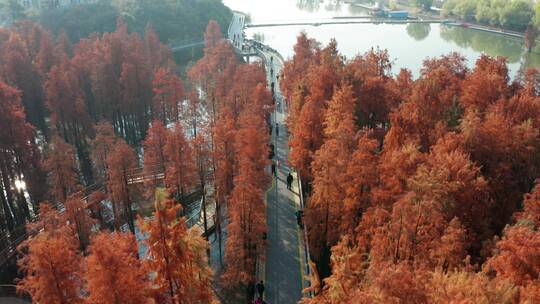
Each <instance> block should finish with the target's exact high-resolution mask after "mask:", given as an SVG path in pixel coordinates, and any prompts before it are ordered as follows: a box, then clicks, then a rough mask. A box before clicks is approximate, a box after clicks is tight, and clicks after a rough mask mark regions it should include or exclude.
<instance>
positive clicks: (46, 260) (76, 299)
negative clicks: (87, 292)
mask: <svg viewBox="0 0 540 304" xmlns="http://www.w3.org/2000/svg"><path fill="white" fill-rule="evenodd" d="M77 247H78V244H77V241H76V240H75V239H74V238H73V237H72V236H71V235H69V234H65V233H51V232H48V231H44V232H41V233H39V234H38V235H36V236H35V237H32V238H30V239H28V240H27V241H25V242H24V243H22V244H21V245H20V246H19V248H18V249H19V251H21V253H22V255H23V256H22V258H21V259H19V261H18V265H19V267H20V269H21V271H22V272H23V273H24V274H25V277H24V278H23V279H22V280H21V281H19V282H18V283H17V289H19V290H21V291H24V292H27V293H28V294H29V295H30V296H31V297H32V300H33V301H35V302H38V303H59V304H72V303H73V304H77V303H84V302H83V299H82V295H83V293H82V279H81V262H82V256H81V255H80V253H79V251H78V248H77Z"/></svg>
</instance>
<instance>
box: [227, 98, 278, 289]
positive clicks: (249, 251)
mask: <svg viewBox="0 0 540 304" xmlns="http://www.w3.org/2000/svg"><path fill="white" fill-rule="evenodd" d="M256 92H257V90H256V91H255V93H256ZM263 105H264V103H262V102H261V103H253V104H251V105H249V106H247V107H246V108H245V109H244V111H243V112H242V114H241V116H240V118H239V129H238V131H237V133H236V139H235V151H237V154H236V162H237V174H236V176H235V177H234V189H233V190H232V192H231V195H230V198H229V202H228V217H229V225H228V227H227V229H228V234H227V240H226V245H225V264H226V271H225V274H224V275H223V278H222V282H223V284H224V285H225V286H226V287H228V288H232V287H239V286H246V285H248V284H249V283H252V282H254V281H255V279H256V278H255V265H256V262H257V260H260V258H261V256H262V253H263V252H264V251H263V250H264V245H265V241H264V240H263V233H264V232H265V231H266V215H265V205H264V197H263V195H264V189H266V187H267V185H268V182H269V180H268V175H267V173H266V171H265V170H264V169H265V167H266V166H267V165H268V159H267V155H268V147H267V143H268V141H269V139H268V130H267V128H266V126H265V120H264V111H263V107H262V106H263ZM246 292H248V290H247V289H246ZM248 295H249V294H248Z"/></svg>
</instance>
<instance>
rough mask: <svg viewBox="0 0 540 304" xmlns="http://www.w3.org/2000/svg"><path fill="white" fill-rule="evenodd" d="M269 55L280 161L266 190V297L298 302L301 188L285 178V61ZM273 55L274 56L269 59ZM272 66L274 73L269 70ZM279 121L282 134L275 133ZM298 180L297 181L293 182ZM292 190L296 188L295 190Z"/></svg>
mask: <svg viewBox="0 0 540 304" xmlns="http://www.w3.org/2000/svg"><path fill="white" fill-rule="evenodd" d="M263 55H264V56H265V57H266V62H267V66H266V69H267V73H268V84H269V85H270V84H271V83H272V82H274V83H275V85H274V87H275V91H276V101H277V104H276V111H275V112H274V113H273V115H272V116H273V117H272V118H273V123H274V127H273V131H272V143H273V145H274V146H275V152H276V156H275V157H274V162H276V163H277V162H278V161H279V167H278V168H277V171H278V173H277V181H276V182H275V183H274V186H273V188H272V189H270V190H269V191H268V192H267V209H266V212H267V225H268V248H267V252H266V267H265V274H263V275H262V277H265V278H266V279H265V285H266V286H265V287H266V288H265V296H264V297H265V301H266V302H267V303H268V304H286V303H297V302H298V301H299V300H300V298H301V297H302V289H303V286H304V283H303V275H302V267H303V265H304V261H303V260H302V255H301V254H300V252H301V248H302V247H301V246H302V243H301V242H302V241H301V238H300V230H299V229H298V225H297V223H296V216H295V212H296V210H298V208H299V196H298V190H297V189H296V190H295V188H296V187H295V188H293V190H292V191H291V190H288V189H287V184H286V179H287V174H288V173H289V172H290V170H291V168H290V167H289V165H288V154H289V146H288V144H287V138H288V132H287V128H286V125H285V119H286V104H285V102H284V100H283V98H282V96H281V94H280V92H279V84H278V82H277V79H276V74H279V72H280V71H281V68H282V65H283V62H281V60H280V58H278V56H276V54H275V53H273V52H272V51H264V52H263ZM270 56H272V57H273V60H271V59H270ZM271 69H272V70H273V73H272V75H271V74H270V71H271ZM276 122H277V123H278V125H279V136H278V135H277V134H276V127H275V126H276ZM293 184H296V181H294V182H293ZM293 191H296V193H295V192H293Z"/></svg>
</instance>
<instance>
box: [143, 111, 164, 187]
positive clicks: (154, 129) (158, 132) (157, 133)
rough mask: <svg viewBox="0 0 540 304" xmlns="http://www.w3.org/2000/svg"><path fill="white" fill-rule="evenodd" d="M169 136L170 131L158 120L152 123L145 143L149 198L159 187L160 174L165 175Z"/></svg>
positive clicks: (144, 169) (144, 162)
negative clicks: (166, 148) (166, 146)
mask: <svg viewBox="0 0 540 304" xmlns="http://www.w3.org/2000/svg"><path fill="white" fill-rule="evenodd" d="M168 135H169V131H168V130H167V129H166V128H165V126H164V125H163V123H161V122H160V121H158V120H154V121H153V122H152V125H151V126H150V128H149V129H148V134H146V138H145V140H144V143H143V147H144V159H143V164H144V167H143V173H144V176H146V177H147V178H145V180H144V186H145V188H146V196H147V197H152V195H153V194H154V190H155V188H156V187H157V186H158V174H161V173H163V174H165V168H166V167H167V158H166V154H165V145H166V143H167V136H168Z"/></svg>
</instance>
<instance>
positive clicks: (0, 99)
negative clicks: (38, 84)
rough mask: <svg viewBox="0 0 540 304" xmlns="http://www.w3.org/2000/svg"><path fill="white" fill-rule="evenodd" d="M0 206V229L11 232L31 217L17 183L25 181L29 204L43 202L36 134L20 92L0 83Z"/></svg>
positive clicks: (35, 205)
mask: <svg viewBox="0 0 540 304" xmlns="http://www.w3.org/2000/svg"><path fill="white" fill-rule="evenodd" d="M0 107H1V108H2V119H0V176H1V181H0V203H1V204H0V205H1V210H2V212H1V214H2V215H1V216H0V219H1V222H2V229H5V228H7V229H9V230H12V229H13V228H14V227H15V226H16V225H24V223H25V217H26V218H27V219H29V218H30V212H29V203H30V202H27V201H26V199H25V197H24V196H22V195H20V193H19V192H20V190H19V189H17V187H16V182H17V181H19V182H21V181H25V182H26V185H27V190H28V193H29V194H30V198H31V200H32V201H31V203H32V205H33V206H34V207H35V208H37V207H38V206H37V203H38V202H39V201H40V200H42V199H44V193H45V190H46V189H45V185H44V184H46V183H44V177H45V175H44V173H43V171H42V167H41V153H40V151H39V150H38V148H37V145H36V144H35V141H34V136H35V131H34V128H33V127H32V125H30V123H28V122H26V120H25V113H24V109H23V106H22V102H21V98H20V92H19V91H17V90H16V89H15V88H13V87H10V86H8V85H6V84H5V83H3V82H0Z"/></svg>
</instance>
